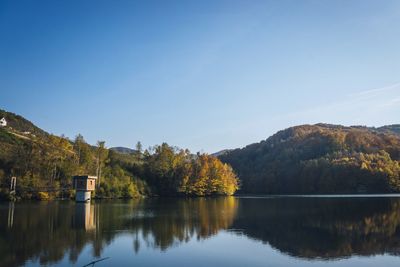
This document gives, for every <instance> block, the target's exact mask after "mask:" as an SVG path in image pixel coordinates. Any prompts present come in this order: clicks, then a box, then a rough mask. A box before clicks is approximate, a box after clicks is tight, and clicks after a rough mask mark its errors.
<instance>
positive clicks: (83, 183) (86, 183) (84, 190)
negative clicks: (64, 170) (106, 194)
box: [73, 175, 97, 202]
mask: <svg viewBox="0 0 400 267" xmlns="http://www.w3.org/2000/svg"><path fill="white" fill-rule="evenodd" d="M96 179H97V176H89V175H77V176H74V183H73V186H74V189H75V190H76V195H75V201H76V202H87V201H90V199H91V192H92V191H94V190H95V188H96Z"/></svg>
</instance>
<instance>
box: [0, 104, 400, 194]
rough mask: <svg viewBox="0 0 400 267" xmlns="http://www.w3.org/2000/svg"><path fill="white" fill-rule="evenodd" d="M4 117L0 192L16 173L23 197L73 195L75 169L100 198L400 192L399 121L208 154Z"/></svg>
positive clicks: (293, 134) (289, 133)
mask: <svg viewBox="0 0 400 267" xmlns="http://www.w3.org/2000/svg"><path fill="white" fill-rule="evenodd" d="M0 117H6V119H7V121H8V122H9V123H8V125H7V126H6V127H0V195H3V196H4V195H6V192H7V189H6V188H7V186H8V184H9V179H10V177H11V176H17V177H18V190H17V193H18V196H20V197H23V198H39V199H47V198H52V197H55V196H59V195H60V194H62V196H72V195H73V191H72V190H70V188H71V182H72V179H71V177H72V176H73V175H77V174H78V175H81V174H93V175H97V176H99V179H98V188H97V190H96V195H97V197H102V198H115V197H119V198H131V197H139V196H146V195H160V196H177V195H182V196H206V195H232V194H234V193H235V192H236V190H238V189H239V179H240V192H242V193H267V194H296V193H306V194H314V193H390V192H400V125H389V126H383V127H379V128H374V127H366V126H352V127H344V126H339V125H330V124H316V125H302V126H296V127H292V128H288V129H286V130H282V131H279V132H278V133H276V134H275V135H273V136H271V137H270V138H268V139H266V140H265V141H262V142H260V143H256V144H251V145H248V146H246V147H245V148H242V149H234V150H224V151H221V152H219V153H215V154H214V155H207V154H199V153H198V154H192V153H190V151H188V150H185V149H179V148H177V147H173V146H170V145H168V144H166V143H164V144H161V145H158V146H154V147H151V148H149V149H145V150H143V148H142V145H141V143H140V142H138V144H137V145H136V147H135V148H130V149H127V148H123V147H116V148H111V149H107V148H106V144H105V143H104V142H101V141H99V142H98V143H97V144H96V145H95V146H92V145H89V144H88V143H87V142H86V141H85V139H84V138H83V136H81V135H79V134H78V135H77V136H76V137H75V139H74V140H69V139H68V138H66V137H63V136H61V137H58V136H54V135H52V134H48V133H46V132H45V131H43V130H41V129H40V128H38V127H36V126H35V125H34V124H33V123H31V122H30V121H28V120H26V119H24V118H22V117H21V116H18V115H15V114H13V113H8V112H6V111H3V110H0ZM231 166H232V167H231ZM235 174H237V175H238V177H236V175H235ZM238 178H239V179H238ZM45 188H52V189H55V191H57V190H58V193H52V194H48V193H46V190H45ZM42 189H43V190H42ZM60 189H64V190H61V191H62V193H60V192H61V191H60ZM41 191H43V192H41Z"/></svg>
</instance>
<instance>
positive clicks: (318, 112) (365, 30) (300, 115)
mask: <svg viewBox="0 0 400 267" xmlns="http://www.w3.org/2000/svg"><path fill="white" fill-rule="evenodd" d="M399 83H400V1H396V0H394V1H377V0H376V1H367V0H360V1H356V0H352V1H348V0H343V1H339V0H335V1H321V0H316V1H299V0H293V1H281V0H279V1H278V0H276V1H266V0H264V1H253V0H242V1H234V0H228V1H218V0H211V1H206V0H197V1H195V0H189V1H187V0H186V1H172V0H160V1H147V0H146V1H144V0H143V1H134V0H130V1H112V0H109V1H99V0H93V1H85V0H83V1H69V0H68V1H67V0H63V1H54V0H51V1H44V0H41V1H36V0H32V1H20V0H18V1H14V0H13V1H4V0H1V1H0V91H1V94H0V108H3V109H6V110H8V111H12V112H15V113H18V114H21V115H23V116H25V117H27V118H28V119H30V120H31V121H33V122H34V123H36V124H37V125H38V126H40V127H41V128H43V129H45V130H47V131H49V132H52V133H54V134H58V135H59V134H65V135H67V136H68V137H71V138H73V137H74V136H75V135H76V134H77V133H81V134H83V136H84V137H85V138H86V140H87V141H88V142H90V143H95V142H96V141H97V140H105V141H106V144H107V145H108V146H127V147H133V146H134V145H135V143H136V142H137V141H138V140H140V141H142V143H143V144H144V146H146V147H147V146H149V145H154V144H158V143H161V142H163V141H166V142H168V143H170V144H173V145H177V146H179V147H183V148H189V149H191V150H192V151H200V150H202V151H204V152H215V151H218V150H220V149H224V148H236V147H242V146H244V145H246V144H249V143H253V142H258V141H260V140H262V139H265V138H267V137H268V136H269V135H271V134H273V133H275V132H276V131H278V130H280V129H283V128H287V127H290V126H293V125H297V124H303V123H317V122H326V123H335V124H345V125H354V124H357V125H370V126H380V125H385V124H393V123H400V84H399Z"/></svg>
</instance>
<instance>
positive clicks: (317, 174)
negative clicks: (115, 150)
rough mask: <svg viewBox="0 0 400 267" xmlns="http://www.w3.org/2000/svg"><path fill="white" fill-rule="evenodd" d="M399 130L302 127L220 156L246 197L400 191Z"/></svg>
mask: <svg viewBox="0 0 400 267" xmlns="http://www.w3.org/2000/svg"><path fill="white" fill-rule="evenodd" d="M398 129H399V126H398V125H392V126H386V127H381V128H368V127H363V126H354V127H344V126H338V125H329V124H317V125H302V126H297V127H292V128H289V129H286V130H283V131H280V132H278V133H276V134H275V135H273V136H271V137H270V138H268V139H267V140H265V141H261V142H260V143H256V144H252V145H249V146H246V147H245V148H242V149H235V150H231V151H228V152H226V153H223V154H222V155H220V156H219V158H220V159H221V160H222V161H223V162H225V163H229V164H230V165H231V166H232V167H233V169H234V170H235V172H236V173H237V174H238V176H239V178H240V180H241V183H242V188H241V192H245V193H270V194H282V193H284V194H286V193H290V194H291V193H388V192H400V161H399V160H400V136H399V135H398V134H397V133H396V131H397V130H398Z"/></svg>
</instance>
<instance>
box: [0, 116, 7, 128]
mask: <svg viewBox="0 0 400 267" xmlns="http://www.w3.org/2000/svg"><path fill="white" fill-rule="evenodd" d="M0 126H1V127H5V126H7V121H6V118H2V119H1V120H0Z"/></svg>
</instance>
